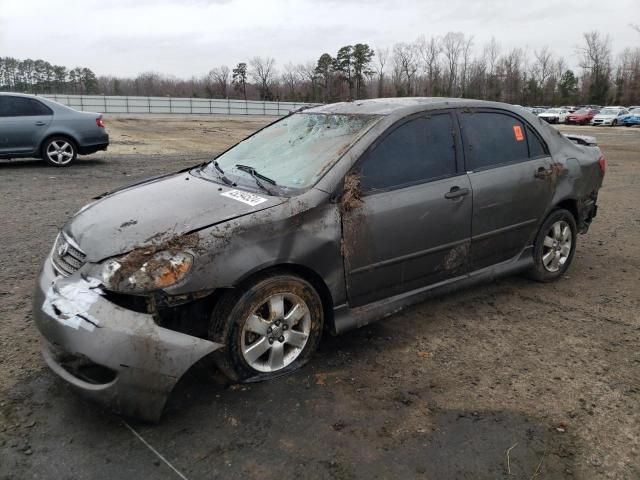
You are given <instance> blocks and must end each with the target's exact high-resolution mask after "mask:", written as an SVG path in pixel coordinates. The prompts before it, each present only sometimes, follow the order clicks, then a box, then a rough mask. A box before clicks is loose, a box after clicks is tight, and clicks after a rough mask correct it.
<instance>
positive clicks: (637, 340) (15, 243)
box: [0, 117, 640, 480]
mask: <svg viewBox="0 0 640 480" xmlns="http://www.w3.org/2000/svg"><path fill="white" fill-rule="evenodd" d="M106 120H107V126H108V128H109V130H110V134H111V137H112V146H111V147H110V149H109V152H107V153H99V154H96V155H93V156H90V157H86V158H85V159H83V160H81V161H80V162H78V163H77V164H76V165H74V166H72V167H70V168H67V169H60V170H58V169H54V168H51V167H46V166H45V165H43V164H42V163H40V162H37V161H20V162H4V163H0V218H2V222H1V223H0V238H2V243H3V248H2V250H1V251H0V264H1V265H2V270H1V271H2V273H1V282H0V319H1V321H0V342H1V344H0V365H2V368H1V369H0V478H7V479H9V478H21V479H22V478H55V479H84V478H91V479H102V478H104V479H113V478H138V479H142V478H154V479H164V478H167V479H171V478H173V479H178V478H181V477H180V475H182V476H183V477H182V478H188V479H190V480H191V479H202V478H208V479H211V478H261V479H270V478H274V479H280V478H292V477H293V476H301V477H303V478H339V479H350V478H391V477H394V478H398V477H401V478H414V477H417V478H429V479H449V478H468V479H484V478H487V479H489V478H490V479H496V478H517V479H521V478H526V479H533V478H540V479H542V478H544V479H549V478H551V479H555V478H581V479H596V478H615V479H638V478H640V155H639V152H640V129H625V128H597V127H582V128H580V127H577V128H572V129H566V128H564V127H561V128H563V129H565V130H571V131H575V132H581V133H585V134H589V135H595V136H597V138H598V140H599V142H600V145H601V147H602V149H603V151H604V153H605V155H606V157H607V159H608V169H607V176H606V178H605V185H604V187H603V188H602V190H601V195H600V200H599V205H600V210H599V212H598V217H597V218H596V220H595V223H594V224H593V226H592V228H591V230H590V232H589V234H588V235H586V236H581V237H580V238H579V241H578V242H579V243H578V252H577V254H576V257H575V259H574V263H573V265H572V267H571V269H570V270H569V272H568V275H567V276H566V277H565V278H564V279H563V280H561V281H560V282H558V283H555V284H551V285H549V284H546V285H542V284H536V283H532V282H530V281H528V280H526V279H524V278H521V277H510V278H506V279H503V280H501V281H498V282H495V283H492V284H487V285H484V286H480V287H475V288H472V289H468V290H465V291H462V292H459V293H456V294H453V295H449V296H446V297H442V298H439V299H436V300H432V301H430V302H427V303H424V304H420V305H417V306H415V307H413V308H410V309H408V310H406V311H404V312H403V313H401V314H398V315H395V316H394V317H392V318H390V319H388V320H386V321H384V322H380V323H378V324H375V325H372V326H370V327H367V328H365V329H361V330H359V331H355V332H352V333H349V334H347V335H344V336H342V337H338V338H331V337H329V338H325V339H324V340H323V343H322V344H321V347H320V351H319V352H318V354H317V356H316V357H315V359H314V360H313V361H312V362H311V363H310V365H308V366H307V367H305V368H304V369H303V370H302V371H299V372H297V373H295V374H293V375H290V376H288V377H285V378H282V379H279V380H276V381H272V382H268V383H262V384H250V385H242V386H239V385H228V384H226V383H225V382H224V381H223V379H221V378H220V376H219V375H218V374H217V373H216V372H215V371H212V370H210V369H209V368H207V367H206V366H200V367H198V368H195V369H193V370H192V371H191V372H190V373H189V374H188V375H187V376H186V377H185V378H184V380H183V381H182V382H181V383H180V385H179V386H178V388H177V390H176V391H175V392H174V394H173V396H172V398H171V399H170V403H169V406H168V409H167V411H166V414H165V417H164V420H163V422H162V423H161V424H160V425H145V424H141V423H137V422H134V421H131V420H123V419H121V418H119V417H117V416H115V415H113V414H111V413H109V412H107V411H103V410H102V409H101V408H100V407H98V406H96V405H93V404H90V403H87V402H85V401H84V400H82V399H81V398H79V397H77V396H76V395H75V394H74V393H73V392H71V391H70V390H69V389H68V388H67V387H66V386H65V385H64V384H63V383H62V382H60V381H58V380H57V379H56V378H54V376H53V374H51V373H50V372H49V371H48V370H47V369H46V368H45V366H44V363H43V361H42V360H41V358H40V355H39V340H38V335H37V332H36V330H35V327H34V326H33V324H32V321H31V314H30V296H31V289H32V285H33V282H34V278H35V276H36V274H37V270H38V268H39V266H40V264H41V262H42V260H43V259H44V257H45V256H46V255H47V253H48V251H49V249H50V248H51V244H52V241H53V239H54V237H55V234H56V232H57V230H58V229H59V228H60V226H61V225H62V224H63V223H64V222H65V220H66V219H67V218H68V217H69V216H70V215H72V214H73V213H74V212H75V211H76V210H78V209H79V208H80V207H81V206H82V205H83V204H84V203H86V202H87V201H88V200H89V199H90V198H91V197H93V196H95V195H97V194H100V193H102V192H104V191H107V190H109V189H112V188H114V187H117V186H120V185H122V184H126V183H130V182H133V181H135V180H138V179H141V178H144V177H147V176H151V175H155V174H159V173H163V172H168V171H172V170H178V169H181V168H184V167H186V166H189V165H192V164H195V163H198V162H199V161H202V160H204V159H206V158H208V157H209V156H210V154H211V153H214V152H217V151H220V150H222V149H223V148H224V147H225V146H227V145H229V144H231V143H233V142H234V141H235V140H237V139H239V138H241V137H243V136H245V135H246V134H247V133H249V132H251V131H254V130H255V129H257V128H259V127H260V126H262V125H264V124H265V123H267V122H268V121H270V120H269V119H265V118H264V117H260V118H246V117H245V118H224V117H217V118H213V117H187V118H185V117H133V118H123V117H120V118H109V117H107V119H106ZM137 435H140V437H138V436H137ZM141 438H143V439H144V440H145V441H146V442H148V445H151V446H152V447H153V448H154V449H155V450H156V451H157V452H158V453H159V454H160V455H162V456H163V457H164V459H166V461H167V462H165V461H164V460H162V459H161V458H160V456H159V455H157V454H155V453H153V452H152V451H151V450H150V449H149V448H148V446H147V445H145V443H143V441H142V440H141ZM169 464H170V465H172V467H173V468H175V470H172V467H170V466H169ZM178 472H180V473H178Z"/></svg>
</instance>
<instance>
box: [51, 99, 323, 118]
mask: <svg viewBox="0 0 640 480" xmlns="http://www.w3.org/2000/svg"><path fill="white" fill-rule="evenodd" d="M42 96H43V97H45V98H48V99H50V100H54V101H56V102H59V103H62V104H64V105H67V106H69V107H72V108H75V109H76V110H84V111H90V112H98V113H159V114H162V113H178V114H186V115H274V116H281V115H287V114H288V113H289V112H290V111H291V110H294V109H297V108H300V107H303V106H308V105H311V104H307V103H295V102H260V101H250V100H249V101H244V100H230V99H215V98H175V97H120V96H106V95H42Z"/></svg>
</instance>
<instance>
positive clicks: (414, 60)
mask: <svg viewBox="0 0 640 480" xmlns="http://www.w3.org/2000/svg"><path fill="white" fill-rule="evenodd" d="M393 63H394V67H395V70H396V72H397V73H399V81H400V83H401V82H402V77H403V76H404V77H405V78H406V79H407V89H406V91H405V92H400V94H402V93H404V94H405V95H408V96H410V95H411V94H412V92H413V90H412V88H411V85H412V84H411V81H412V79H413V77H414V76H415V74H416V72H417V71H418V55H417V49H416V47H415V45H412V44H409V43H396V44H395V45H394V46H393Z"/></svg>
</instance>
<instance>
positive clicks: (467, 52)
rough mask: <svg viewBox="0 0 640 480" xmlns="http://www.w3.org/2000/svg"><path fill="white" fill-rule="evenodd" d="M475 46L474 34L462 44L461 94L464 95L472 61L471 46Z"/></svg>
mask: <svg viewBox="0 0 640 480" xmlns="http://www.w3.org/2000/svg"><path fill="white" fill-rule="evenodd" d="M472 46H473V36H471V37H469V38H467V39H466V40H465V41H464V43H463V44H462V72H461V75H460V77H461V78H460V96H461V97H464V96H465V94H466V92H467V75H468V68H469V64H470V63H471V47H472Z"/></svg>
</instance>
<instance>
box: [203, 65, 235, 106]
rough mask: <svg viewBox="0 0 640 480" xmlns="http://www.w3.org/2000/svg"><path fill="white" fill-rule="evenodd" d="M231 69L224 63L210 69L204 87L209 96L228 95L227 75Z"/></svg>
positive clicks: (224, 96)
mask: <svg viewBox="0 0 640 480" xmlns="http://www.w3.org/2000/svg"><path fill="white" fill-rule="evenodd" d="M230 74H231V70H229V67H227V66H226V65H222V66H221V67H216V68H213V69H211V71H209V73H208V74H207V78H206V89H207V93H209V95H210V96H212V97H213V96H214V95H220V96H222V97H223V98H226V97H227V96H228V89H229V75H230Z"/></svg>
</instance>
